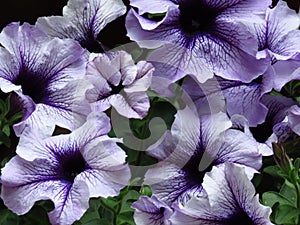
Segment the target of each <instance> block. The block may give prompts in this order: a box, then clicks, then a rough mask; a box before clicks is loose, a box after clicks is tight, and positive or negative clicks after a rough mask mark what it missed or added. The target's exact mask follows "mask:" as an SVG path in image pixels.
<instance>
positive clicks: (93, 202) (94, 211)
mask: <svg viewBox="0 0 300 225" xmlns="http://www.w3.org/2000/svg"><path fill="white" fill-rule="evenodd" d="M99 207H100V200H99V199H98V198H92V199H90V201H89V208H88V210H87V211H86V212H85V213H84V214H83V216H82V217H81V218H80V220H79V221H80V222H81V223H82V224H87V223H89V222H90V221H92V220H96V219H98V220H99V219H100V216H99V213H98V209H99Z"/></svg>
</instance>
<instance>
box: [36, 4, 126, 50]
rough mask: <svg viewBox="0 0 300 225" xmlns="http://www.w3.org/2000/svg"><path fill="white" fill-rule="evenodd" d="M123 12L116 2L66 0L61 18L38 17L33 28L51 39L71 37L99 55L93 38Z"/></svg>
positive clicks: (99, 48) (98, 46)
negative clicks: (39, 29) (38, 29)
mask: <svg viewBox="0 0 300 225" xmlns="http://www.w3.org/2000/svg"><path fill="white" fill-rule="evenodd" d="M125 12H126V7H125V5H124V4H123V3H122V1H120V0H113V1H107V0H85V1H81V0H70V1H68V5H67V6H65V7H64V8H63V16H51V17H41V18H39V19H38V20H37V26H38V27H40V28H41V29H42V30H44V31H45V32H46V33H47V34H48V35H49V36H51V37H59V38H71V39H74V40H77V41H79V43H80V44H81V45H82V46H83V47H85V48H87V49H89V50H90V51H92V50H93V51H100V52H103V48H102V46H101V44H100V43H98V41H97V35H98V34H99V33H100V31H101V30H102V29H103V28H104V27H105V26H106V24H108V23H109V22H111V21H113V20H115V19H116V18H118V17H119V16H121V15H123V14H125Z"/></svg>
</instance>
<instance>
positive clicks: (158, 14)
mask: <svg viewBox="0 0 300 225" xmlns="http://www.w3.org/2000/svg"><path fill="white" fill-rule="evenodd" d="M165 15H166V13H148V14H147V17H148V18H149V19H153V18H157V17H164V16H165Z"/></svg>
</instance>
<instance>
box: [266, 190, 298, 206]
mask: <svg viewBox="0 0 300 225" xmlns="http://www.w3.org/2000/svg"><path fill="white" fill-rule="evenodd" d="M277 202H278V203H279V204H280V205H291V206H294V202H293V201H290V200H289V199H288V198H286V197H285V196H283V195H282V194H280V193H277V192H273V191H269V192H265V193H263V195H262V203H263V204H264V205H266V206H270V207H273V206H274V205H275V203H277Z"/></svg>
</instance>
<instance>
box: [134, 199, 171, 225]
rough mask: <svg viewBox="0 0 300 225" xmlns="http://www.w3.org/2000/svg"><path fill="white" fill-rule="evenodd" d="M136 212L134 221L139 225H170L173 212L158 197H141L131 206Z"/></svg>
mask: <svg viewBox="0 0 300 225" xmlns="http://www.w3.org/2000/svg"><path fill="white" fill-rule="evenodd" d="M131 207H132V208H134V209H135V211H134V216H133V218H134V221H135V223H136V224H138V225H149V224H164V225H168V224H170V222H169V221H168V219H169V218H170V216H171V214H172V212H173V210H172V209H171V208H170V207H169V206H168V205H167V204H166V203H164V202H162V201H160V200H159V199H158V198H157V197H156V196H151V197H148V196H141V197H140V198H139V199H138V200H137V201H136V202H134V203H133V204H132V205H131Z"/></svg>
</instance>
